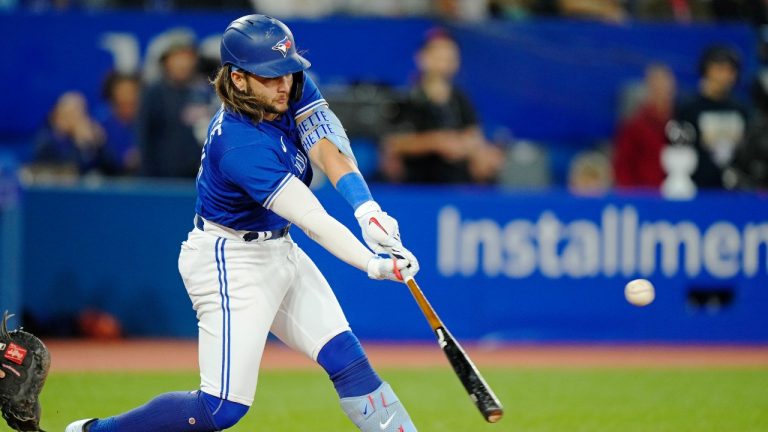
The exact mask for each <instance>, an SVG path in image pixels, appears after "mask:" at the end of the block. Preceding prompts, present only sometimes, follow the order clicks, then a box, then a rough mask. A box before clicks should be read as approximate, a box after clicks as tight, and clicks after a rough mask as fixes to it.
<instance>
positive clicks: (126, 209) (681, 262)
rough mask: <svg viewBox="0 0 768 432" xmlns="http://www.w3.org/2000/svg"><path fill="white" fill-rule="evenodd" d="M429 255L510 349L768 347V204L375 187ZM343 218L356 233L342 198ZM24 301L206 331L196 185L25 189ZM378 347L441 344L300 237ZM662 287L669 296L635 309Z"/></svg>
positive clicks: (462, 305)
mask: <svg viewBox="0 0 768 432" xmlns="http://www.w3.org/2000/svg"><path fill="white" fill-rule="evenodd" d="M373 192H374V195H375V196H376V197H377V199H378V200H379V201H380V202H381V204H382V206H383V207H384V208H385V209H387V210H388V211H389V212H390V213H391V214H393V215H394V216H395V217H396V218H397V219H398V220H399V221H400V225H401V229H402V235H403V238H404V239H405V241H406V244H407V245H408V246H409V247H410V248H411V249H412V250H413V251H414V252H415V253H416V255H417V256H419V257H420V261H421V268H422V270H421V272H420V273H419V275H418V280H419V282H420V284H421V285H422V287H423V289H424V290H425V292H426V294H427V296H428V297H429V299H430V300H431V302H432V303H433V305H434V306H435V307H436V308H437V310H438V311H439V313H440V314H441V316H442V318H443V319H444V321H445V322H446V323H447V324H448V326H449V327H450V328H451V330H452V331H453V332H454V333H455V334H456V336H458V337H461V338H467V339H479V340H504V341H531V340H535V341H552V340H555V341H557V340H577V341H603V340H605V341H664V342H681V341H701V342H716V341H719V342H724V341H728V342H763V343H764V342H768V314H766V313H765V311H766V310H768V271H767V270H766V269H767V268H768V198H767V197H764V196H763V197H757V196H751V195H702V196H700V197H699V198H698V199H696V200H695V201H689V202H669V201H664V200H662V199H660V198H659V197H657V196H654V195H635V196H617V195H614V196H609V197H604V198H583V197H580V198H577V197H573V196H571V195H569V194H567V193H565V192H557V191H550V192H541V193H508V192H501V191H497V190H491V189H469V188H468V189H441V188H434V189H410V188H409V189H405V188H395V187H385V186H374V187H373ZM318 194H319V196H320V198H321V200H322V201H323V202H324V204H325V205H326V207H327V208H328V210H329V212H330V213H331V214H333V215H335V216H337V217H338V218H339V219H340V220H341V221H342V222H344V223H345V224H346V225H347V226H348V227H350V228H351V229H352V231H353V232H355V233H357V232H358V230H359V228H358V227H357V223H356V221H355V220H354V218H353V217H352V211H351V209H350V208H349V206H348V205H347V204H346V202H344V201H343V200H342V199H341V198H340V197H339V196H338V194H337V193H336V192H335V191H334V190H333V189H332V188H329V187H327V186H326V187H325V188H323V189H320V190H319V191H318ZM24 199H25V204H24V231H23V239H24V240H23V241H24V259H23V286H24V291H23V300H24V304H25V306H26V307H27V308H29V309H30V311H31V312H33V313H34V314H36V315H39V316H54V315H56V314H60V313H74V312H76V311H78V310H80V309H82V308H84V307H86V306H93V307H98V308H101V309H105V310H107V311H109V312H111V313H113V314H115V315H116V316H117V317H118V318H119V319H120V320H121V321H122V323H123V325H124V327H125V329H126V330H127V332H128V333H129V334H131V335H142V336H144V335H153V336H154V335H162V336H193V335H195V332H196V325H195V318H194V312H193V311H192V309H191V307H190V302H189V300H188V298H187V296H186V293H185V291H184V288H183V285H182V282H181V279H180V277H179V275H178V271H177V264H176V260H177V254H178V251H179V245H180V242H181V241H182V240H183V239H184V238H185V235H186V232H187V231H188V230H189V229H190V228H191V226H192V217H193V213H192V212H193V210H192V209H193V203H194V189H193V187H192V186H191V185H190V184H178V185H176V184H167V185H163V186H157V185H141V184H138V185H136V184H116V185H109V186H100V187H87V186H83V187H77V188H34V189H28V190H26V191H25V194H24ZM292 235H293V237H294V239H295V240H296V241H297V242H299V244H300V245H301V246H302V247H303V248H304V249H305V250H306V251H307V252H308V254H309V255H310V256H311V257H313V259H314V260H315V262H316V263H317V265H318V267H319V268H320V269H321V270H322V271H323V273H324V274H325V275H326V276H327V278H328V280H329V282H330V283H331V285H332V286H333V287H334V289H335V292H336V293H337V296H338V297H339V300H340V302H341V304H342V306H343V307H344V309H345V311H346V313H347V316H348V318H349V320H350V322H351V324H352V326H353V328H354V329H355V330H356V331H357V332H358V333H359V335H360V336H361V337H362V338H366V339H384V340H389V339H392V340H394V339H430V338H431V337H432V336H431V334H430V331H429V328H428V326H427V324H426V322H425V321H424V319H423V317H422V316H421V315H420V312H419V310H418V309H417V307H416V305H415V303H414V302H413V300H412V299H411V297H410V294H409V293H408V291H407V289H406V288H405V286H403V285H398V284H395V283H391V282H379V281H370V280H368V279H367V277H366V275H365V274H364V273H362V272H360V271H358V270H356V269H353V268H351V267H348V266H347V265H345V264H343V263H342V262H340V261H338V260H336V259H335V258H334V257H332V256H331V255H330V254H328V253H327V252H325V251H324V250H323V249H322V248H320V247H319V246H317V245H316V244H315V243H314V242H312V241H311V240H308V239H307V238H306V237H304V235H303V234H302V233H301V232H300V231H299V230H298V229H296V228H295V227H294V228H293V229H292ZM638 277H643V278H648V279H650V280H651V281H653V282H654V284H655V285H656V288H657V299H656V301H655V302H654V303H653V304H652V305H650V306H648V307H646V308H637V307H634V306H631V305H629V304H628V303H627V302H626V301H625V300H624V296H623V287H624V284H625V283H626V282H627V281H629V280H631V279H634V278H638Z"/></svg>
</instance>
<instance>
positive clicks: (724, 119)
mask: <svg viewBox="0 0 768 432" xmlns="http://www.w3.org/2000/svg"><path fill="white" fill-rule="evenodd" d="M740 67H741V60H740V57H739V54H738V53H737V52H736V51H734V50H733V49H731V48H729V47H726V46H722V45H713V46H711V47H709V48H707V49H706V50H705V52H704V53H703V55H702V56H701V59H700V62H699V73H700V75H701V81H700V83H699V91H698V93H697V94H696V95H694V96H693V97H691V98H689V99H688V100H686V101H685V102H683V103H682V104H681V105H680V106H679V107H678V109H677V110H676V113H675V116H674V117H675V121H676V122H678V124H679V125H680V126H681V127H680V128H679V129H680V130H691V131H692V135H693V136H691V137H687V138H686V141H690V142H691V143H692V144H693V146H694V149H695V150H696V153H697V156H698V163H697V167H696V170H695V171H694V173H693V176H692V179H693V182H694V183H695V184H696V186H697V188H700V189H701V188H704V189H708V188H722V187H726V186H727V187H733V186H734V184H733V181H732V180H729V181H724V180H725V179H724V174H725V172H726V168H727V167H728V166H729V165H730V164H731V162H732V161H733V157H734V154H735V152H736V150H737V149H738V147H739V146H740V145H741V144H742V142H743V141H744V137H745V132H746V127H747V112H746V109H745V108H744V107H743V106H742V105H741V104H739V103H738V102H736V101H735V100H734V99H733V97H732V96H731V91H732V90H733V87H734V85H735V84H736V82H737V80H738V77H739V69H740ZM670 141H671V142H672V143H675V140H673V139H671V137H670Z"/></svg>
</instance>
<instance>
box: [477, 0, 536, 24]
mask: <svg viewBox="0 0 768 432" xmlns="http://www.w3.org/2000/svg"><path fill="white" fill-rule="evenodd" d="M537 3H538V2H537V0H490V1H489V2H488V15H489V16H490V17H492V18H497V19H511V20H520V19H525V18H528V17H530V16H531V14H532V12H533V11H534V10H535V9H536V6H537Z"/></svg>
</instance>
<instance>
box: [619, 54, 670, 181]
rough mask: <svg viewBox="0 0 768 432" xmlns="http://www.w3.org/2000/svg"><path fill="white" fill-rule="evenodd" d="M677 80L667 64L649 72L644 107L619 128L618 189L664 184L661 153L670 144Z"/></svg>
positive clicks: (646, 76)
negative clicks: (668, 133) (668, 130)
mask: <svg viewBox="0 0 768 432" xmlns="http://www.w3.org/2000/svg"><path fill="white" fill-rule="evenodd" d="M676 88H677V84H676V80H675V76H674V74H673V73H672V71H671V70H670V69H669V67H667V66H666V65H663V64H651V65H649V66H648V67H647V68H646V71H645V89H646V96H645V99H644V101H643V103H642V104H641V105H640V107H639V108H638V109H637V110H636V111H635V112H634V114H632V115H631V116H630V117H629V118H627V119H626V120H624V121H623V122H622V123H621V124H620V125H619V128H618V131H617V134H616V139H615V146H616V148H615V151H614V156H613V171H614V179H615V184H616V187H618V188H658V187H659V186H661V183H662V182H663V181H664V177H665V173H664V170H663V168H662V167H661V151H662V150H663V149H664V147H665V146H666V144H667V137H666V133H665V131H664V129H665V127H666V124H667V122H668V121H669V120H670V119H671V118H672V114H673V111H674V104H675V93H676Z"/></svg>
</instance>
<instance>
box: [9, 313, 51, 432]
mask: <svg viewBox="0 0 768 432" xmlns="http://www.w3.org/2000/svg"><path fill="white" fill-rule="evenodd" d="M11 316H13V315H9V314H8V312H7V311H6V312H5V314H3V321H2V323H0V370H2V372H3V373H4V374H5V376H4V377H3V378H2V379H0V411H2V413H3V418H4V419H5V421H6V422H8V426H10V427H11V429H13V430H16V431H24V432H27V431H34V432H37V431H41V432H42V430H41V429H40V402H39V401H38V400H37V397H38V396H39V395H40V392H41V391H42V390H43V384H45V378H46V377H47V376H48V369H49V368H50V366H51V355H50V353H49V352H48V348H46V347H45V345H44V344H43V342H41V341H40V339H38V338H37V337H35V335H33V334H31V333H28V332H25V331H23V330H21V329H19V330H14V331H12V332H9V331H8V318H10V317H11Z"/></svg>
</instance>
